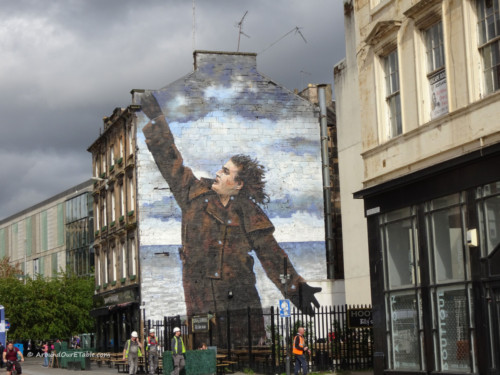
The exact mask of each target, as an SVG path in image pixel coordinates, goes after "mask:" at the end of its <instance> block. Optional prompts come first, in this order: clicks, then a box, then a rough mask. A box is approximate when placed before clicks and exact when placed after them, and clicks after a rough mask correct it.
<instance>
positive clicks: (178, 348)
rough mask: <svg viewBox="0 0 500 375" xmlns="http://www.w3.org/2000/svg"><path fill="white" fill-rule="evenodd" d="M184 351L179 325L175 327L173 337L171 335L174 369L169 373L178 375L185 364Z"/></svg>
mask: <svg viewBox="0 0 500 375" xmlns="http://www.w3.org/2000/svg"><path fill="white" fill-rule="evenodd" d="M184 353H186V347H185V346H184V341H182V337H181V329H180V328H179V327H175V328H174V337H172V358H173V360H174V371H172V372H171V373H170V375H179V373H180V372H181V371H182V369H183V368H184V366H185V365H186V361H185V359H184Z"/></svg>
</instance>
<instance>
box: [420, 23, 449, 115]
mask: <svg viewBox="0 0 500 375" xmlns="http://www.w3.org/2000/svg"><path fill="white" fill-rule="evenodd" d="M425 44H426V50H427V79H428V80H429V88H430V95H431V101H430V103H431V119H434V118H437V117H439V116H442V115H444V114H446V113H448V88H447V85H446V70H445V61H444V42H443V23H442V22H441V21H439V22H438V23H436V24H434V25H433V26H431V27H429V28H428V29H427V30H425Z"/></svg>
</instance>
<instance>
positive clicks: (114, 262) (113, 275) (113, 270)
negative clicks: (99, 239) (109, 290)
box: [111, 247, 118, 281]
mask: <svg viewBox="0 0 500 375" xmlns="http://www.w3.org/2000/svg"><path fill="white" fill-rule="evenodd" d="M116 252H117V249H116V247H113V248H112V254H113V259H112V264H111V281H116V267H118V262H117V256H116Z"/></svg>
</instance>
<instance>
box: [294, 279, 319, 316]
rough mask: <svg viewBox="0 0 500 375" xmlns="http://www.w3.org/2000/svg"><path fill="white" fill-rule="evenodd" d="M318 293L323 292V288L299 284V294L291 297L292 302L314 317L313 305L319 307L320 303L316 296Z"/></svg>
mask: <svg viewBox="0 0 500 375" xmlns="http://www.w3.org/2000/svg"><path fill="white" fill-rule="evenodd" d="M318 292H321V288H316V287H313V286H310V285H308V284H306V283H301V284H299V294H295V295H293V296H291V297H290V300H291V301H292V303H293V304H294V305H295V306H296V307H297V308H298V309H299V310H300V311H302V312H303V313H305V314H308V315H313V305H314V306H316V307H319V302H318V300H317V299H316V297H315V296H314V294H315V293H318Z"/></svg>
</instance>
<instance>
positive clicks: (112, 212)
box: [110, 189, 116, 222]
mask: <svg viewBox="0 0 500 375" xmlns="http://www.w3.org/2000/svg"><path fill="white" fill-rule="evenodd" d="M110 194H111V221H112V222H113V221H115V210H116V203H115V202H116V199H115V191H114V189H113V190H112V191H110Z"/></svg>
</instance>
